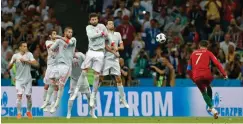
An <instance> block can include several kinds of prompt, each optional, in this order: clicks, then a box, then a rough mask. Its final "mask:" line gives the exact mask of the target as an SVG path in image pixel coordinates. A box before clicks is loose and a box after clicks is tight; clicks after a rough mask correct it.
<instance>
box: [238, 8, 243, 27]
mask: <svg viewBox="0 0 243 124" xmlns="http://www.w3.org/2000/svg"><path fill="white" fill-rule="evenodd" d="M237 21H238V24H239V25H240V27H241V28H243V8H242V9H241V16H239V17H237Z"/></svg>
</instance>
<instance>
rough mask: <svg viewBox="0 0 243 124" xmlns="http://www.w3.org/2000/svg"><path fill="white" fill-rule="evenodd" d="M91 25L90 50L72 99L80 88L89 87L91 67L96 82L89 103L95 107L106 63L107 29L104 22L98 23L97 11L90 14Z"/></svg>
mask: <svg viewBox="0 0 243 124" xmlns="http://www.w3.org/2000/svg"><path fill="white" fill-rule="evenodd" d="M89 22H90V25H88V26H87V27H86V32H87V36H88V39H89V50H88V52H87V53H86V57H85V60H84V62H83V63H82V66H81V68H82V73H81V76H80V80H81V81H80V83H81V84H80V83H78V84H77V87H76V89H75V91H74V94H73V96H72V97H71V98H70V100H74V99H75V98H76V96H77V94H78V91H79V90H80V87H81V88H82V89H88V88H89V83H88V80H87V72H88V69H89V68H91V69H93V70H94V82H93V89H92V93H91V96H90V102H89V105H90V106H91V107H94V104H95V99H96V93H97V91H98V87H99V75H100V72H101V69H102V67H103V63H104V51H105V40H106V38H107V33H108V32H107V29H106V27H105V26H104V25H103V24H99V23H98V15H97V14H96V13H91V14H90V16H89Z"/></svg>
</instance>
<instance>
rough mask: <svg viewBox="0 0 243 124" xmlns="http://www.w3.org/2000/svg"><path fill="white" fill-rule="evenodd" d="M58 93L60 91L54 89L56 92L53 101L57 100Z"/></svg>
mask: <svg viewBox="0 0 243 124" xmlns="http://www.w3.org/2000/svg"><path fill="white" fill-rule="evenodd" d="M57 93H58V91H54V94H53V96H54V98H53V101H56V100H57Z"/></svg>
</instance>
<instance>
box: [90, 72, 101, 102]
mask: <svg viewBox="0 0 243 124" xmlns="http://www.w3.org/2000/svg"><path fill="white" fill-rule="evenodd" d="M98 88H99V76H98V75H94V82H93V89H92V93H91V98H96V94H97V92H98Z"/></svg>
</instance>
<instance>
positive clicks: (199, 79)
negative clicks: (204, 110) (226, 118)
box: [187, 41, 228, 119]
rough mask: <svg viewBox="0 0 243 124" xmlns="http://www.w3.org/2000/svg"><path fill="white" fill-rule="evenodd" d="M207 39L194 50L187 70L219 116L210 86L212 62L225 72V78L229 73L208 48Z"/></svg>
mask: <svg viewBox="0 0 243 124" xmlns="http://www.w3.org/2000/svg"><path fill="white" fill-rule="evenodd" d="M207 46H208V43H207V41H201V42H200V43H199V47H200V49H198V50H196V51H194V52H193V53H192V54H191V57H190V60H189V63H188V66H187V71H188V74H189V76H190V78H191V79H192V80H193V82H195V84H196V85H197V87H198V88H199V90H200V91H201V93H202V96H203V98H204V101H205V102H206V104H207V105H208V107H209V111H210V112H212V113H213V115H214V118H215V119H217V118H218V112H217V110H216V109H215V108H214V107H213V105H212V88H211V86H210V84H211V81H212V80H213V76H212V74H211V69H210V67H209V66H210V62H211V61H212V62H213V63H214V65H216V66H217V68H218V69H219V71H220V72H221V73H222V74H223V76H224V78H225V79H227V78H228V77H227V75H226V73H225V71H224V69H223V67H222V66H221V64H220V63H219V62H218V60H217V58H216V57H215V56H214V55H213V54H212V53H211V52H210V51H208V50H207Z"/></svg>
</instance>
